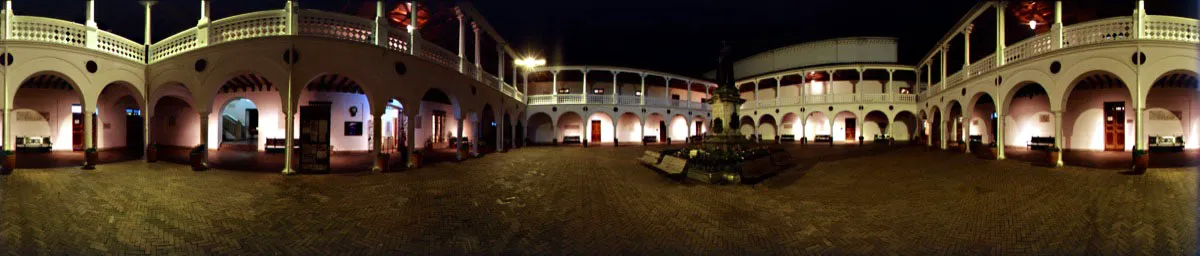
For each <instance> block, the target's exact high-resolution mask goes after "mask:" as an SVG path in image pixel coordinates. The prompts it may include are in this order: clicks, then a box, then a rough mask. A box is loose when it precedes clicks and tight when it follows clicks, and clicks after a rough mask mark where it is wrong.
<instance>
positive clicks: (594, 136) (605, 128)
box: [584, 112, 616, 143]
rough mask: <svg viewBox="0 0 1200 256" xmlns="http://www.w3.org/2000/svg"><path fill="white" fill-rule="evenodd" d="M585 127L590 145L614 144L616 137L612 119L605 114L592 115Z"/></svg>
mask: <svg viewBox="0 0 1200 256" xmlns="http://www.w3.org/2000/svg"><path fill="white" fill-rule="evenodd" d="M584 126H585V127H584V130H585V132H586V134H584V136H585V137H586V139H587V141H588V143H603V142H612V141H613V138H614V136H615V135H616V133H615V132H616V131H614V130H613V128H614V126H613V119H612V117H611V116H609V115H608V114H606V113H604V112H596V113H592V115H591V116H588V119H587V123H585V124H584Z"/></svg>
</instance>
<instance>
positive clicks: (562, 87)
mask: <svg viewBox="0 0 1200 256" xmlns="http://www.w3.org/2000/svg"><path fill="white" fill-rule="evenodd" d="M526 82H527V84H525V86H526V88H525V89H526V90H527V92H529V99H528V101H527V103H528V104H529V105H531V106H536V105H583V104H587V105H626V106H647V107H660V108H679V109H693V110H707V109H709V106H708V104H704V103H703V100H704V99H707V98H709V96H710V94H711V92H712V91H713V90H714V89H715V88H716V86H717V85H716V84H713V83H711V82H708V81H704V80H701V79H696V78H690V77H684V76H679V75H672V74H667V73H662V72H655V71H648V70H641V69H633V68H622V67H605V66H553V67H540V68H536V69H533V70H531V71H530V72H529V73H527V74H526Z"/></svg>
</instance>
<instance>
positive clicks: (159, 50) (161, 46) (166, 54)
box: [150, 28, 199, 63]
mask: <svg viewBox="0 0 1200 256" xmlns="http://www.w3.org/2000/svg"><path fill="white" fill-rule="evenodd" d="M197 47H199V44H198V42H197V41H196V28H190V29H188V30H184V31H183V32H179V33H178V34H175V35H173V36H171V37H168V38H167V39H163V40H161V41H158V43H154V44H153V45H150V62H151V63H153V62H157V61H159V60H164V59H167V58H170V57H171V56H175V55H176V54H180V53H184V52H187V51H191V50H192V49H196V48H197Z"/></svg>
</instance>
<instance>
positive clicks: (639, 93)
mask: <svg viewBox="0 0 1200 256" xmlns="http://www.w3.org/2000/svg"><path fill="white" fill-rule="evenodd" d="M633 95H637V96H642V92H641V91H636V92H633Z"/></svg>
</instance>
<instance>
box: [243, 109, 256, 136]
mask: <svg viewBox="0 0 1200 256" xmlns="http://www.w3.org/2000/svg"><path fill="white" fill-rule="evenodd" d="M246 133H247V136H246V137H247V138H258V109H255V108H248V109H246Z"/></svg>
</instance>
